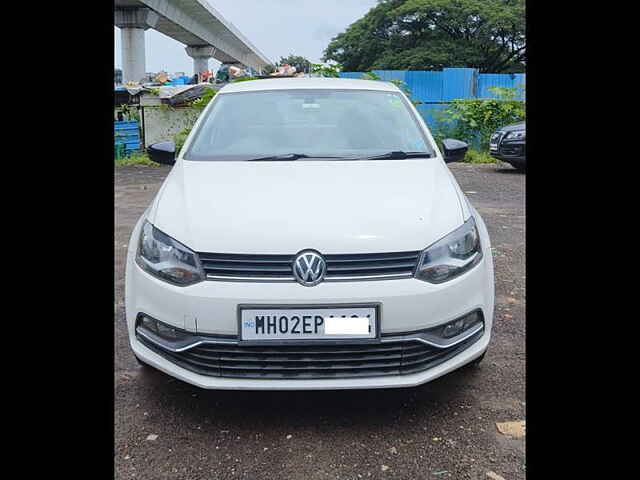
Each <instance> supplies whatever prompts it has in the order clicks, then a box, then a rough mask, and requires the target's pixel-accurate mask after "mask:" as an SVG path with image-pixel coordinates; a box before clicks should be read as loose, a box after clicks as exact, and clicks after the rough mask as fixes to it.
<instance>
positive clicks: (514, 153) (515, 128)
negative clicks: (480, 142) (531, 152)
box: [489, 122, 526, 170]
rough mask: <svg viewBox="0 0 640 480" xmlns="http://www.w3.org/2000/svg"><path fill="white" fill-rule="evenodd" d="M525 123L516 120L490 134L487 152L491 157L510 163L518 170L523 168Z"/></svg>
mask: <svg viewBox="0 0 640 480" xmlns="http://www.w3.org/2000/svg"><path fill="white" fill-rule="evenodd" d="M525 147H526V124H525V122H518V123H514V124H512V125H507V126H506V127H502V128H501V129H500V130H498V131H497V132H496V133H494V134H493V135H491V139H490V140H489V152H490V153H491V156H492V157H495V158H497V159H498V160H502V161H503V162H507V163H509V164H511V165H512V166H513V167H515V168H517V169H518V170H524V169H525V153H526V148H525Z"/></svg>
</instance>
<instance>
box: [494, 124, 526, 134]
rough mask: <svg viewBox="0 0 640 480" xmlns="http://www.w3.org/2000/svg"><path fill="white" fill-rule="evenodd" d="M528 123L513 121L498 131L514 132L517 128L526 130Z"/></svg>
mask: <svg viewBox="0 0 640 480" xmlns="http://www.w3.org/2000/svg"><path fill="white" fill-rule="evenodd" d="M526 127H527V126H526V123H525V122H518V123H513V124H511V125H505V126H504V127H502V128H500V129H499V130H498V131H499V132H514V131H516V130H525V129H526Z"/></svg>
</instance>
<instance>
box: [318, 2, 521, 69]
mask: <svg viewBox="0 0 640 480" xmlns="http://www.w3.org/2000/svg"><path fill="white" fill-rule="evenodd" d="M525 53H526V36H525V0H378V5H376V6H375V7H373V8H372V9H371V10H369V12H368V13H367V14H365V16H364V17H362V18H361V19H359V20H357V21H356V22H354V23H352V24H351V25H350V26H349V27H348V28H347V29H346V30H345V31H344V32H342V33H340V34H339V35H338V36H336V37H335V38H334V39H333V40H332V41H331V42H330V43H329V45H328V46H327V48H326V49H325V51H324V57H323V61H325V62H326V61H328V60H333V61H336V62H339V63H340V64H342V66H343V69H344V71H367V70H374V69H399V70H405V69H408V70H439V69H441V68H443V67H473V68H478V69H479V70H480V71H481V72H492V73H500V72H507V73H515V72H523V71H524V69H525V58H526V57H525Z"/></svg>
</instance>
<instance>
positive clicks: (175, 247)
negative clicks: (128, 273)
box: [136, 220, 205, 286]
mask: <svg viewBox="0 0 640 480" xmlns="http://www.w3.org/2000/svg"><path fill="white" fill-rule="evenodd" d="M136 262H137V263H138V265H140V267H141V268H142V269H143V270H146V271H147V272H149V273H150V274H152V275H155V276H156V277H158V278H161V279H162V280H165V281H167V282H169V283H173V284H175V285H180V286H184V285H191V284H192V283H196V282H199V281H201V280H204V278H205V275H204V270H203V269H202V266H201V265H200V260H199V259H198V256H197V255H196V254H195V253H194V252H193V251H191V250H190V249H189V248H187V247H185V246H184V245H182V244H181V243H180V242H177V241H176V240H174V239H173V238H171V237H170V236H169V235H167V234H166V233H163V232H161V231H160V230H158V229H157V228H156V227H154V226H153V225H151V224H150V223H149V222H148V221H146V220H145V222H144V225H143V226H142V229H141V231H140V241H139V243H138V253H137V255H136Z"/></svg>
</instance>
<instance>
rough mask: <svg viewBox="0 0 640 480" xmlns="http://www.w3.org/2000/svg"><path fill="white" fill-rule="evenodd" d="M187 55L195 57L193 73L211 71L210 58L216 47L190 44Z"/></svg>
mask: <svg viewBox="0 0 640 480" xmlns="http://www.w3.org/2000/svg"><path fill="white" fill-rule="evenodd" d="M185 50H186V51H187V55H189V56H190V57H191V58H193V74H194V75H201V74H203V73H204V72H208V71H209V59H210V58H211V57H213V54H214V53H215V51H216V49H215V48H214V47H211V46H208V45H190V46H188V47H186V48H185Z"/></svg>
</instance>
